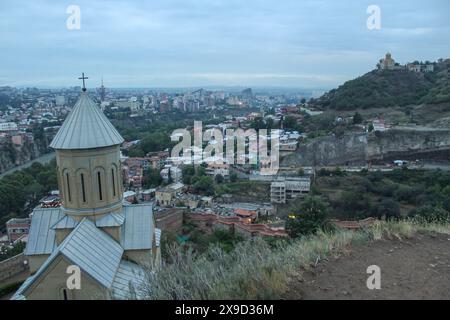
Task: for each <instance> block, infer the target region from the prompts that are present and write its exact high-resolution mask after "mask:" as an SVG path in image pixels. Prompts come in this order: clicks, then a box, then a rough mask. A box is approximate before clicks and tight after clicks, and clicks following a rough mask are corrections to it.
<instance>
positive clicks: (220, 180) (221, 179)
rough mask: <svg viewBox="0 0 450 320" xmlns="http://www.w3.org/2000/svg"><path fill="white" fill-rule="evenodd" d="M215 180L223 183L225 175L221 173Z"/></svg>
mask: <svg viewBox="0 0 450 320" xmlns="http://www.w3.org/2000/svg"><path fill="white" fill-rule="evenodd" d="M214 180H216V183H217V184H220V183H223V181H224V178H223V176H222V175H221V174H218V175H216V176H215V178H214Z"/></svg>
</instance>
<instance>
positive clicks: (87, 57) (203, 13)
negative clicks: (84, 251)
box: [0, 0, 450, 89]
mask: <svg viewBox="0 0 450 320" xmlns="http://www.w3.org/2000/svg"><path fill="white" fill-rule="evenodd" d="M372 4H375V5H378V6H379V8H380V9H381V29H380V30H369V29H368V28H367V25H366V21H367V19H368V17H369V14H368V13H367V7H368V6H369V5H372ZM70 5H77V6H79V8H80V10H81V28H80V29H79V30H69V29H68V28H67V20H68V18H69V14H67V13H66V11H67V8H68V6H70ZM449 12H450V1H449V0H427V1H422V0H405V1H401V0H399V1H392V0H370V1H366V0H353V1H335V0H330V1H320V0H310V1H309V0H302V1H299V0H245V1H244V0H150V1H142V0H139V1H132V0H127V1H93V0H91V1H85V0H72V1H64V0H53V1H45V0H33V1H30V0H1V1H0V85H12V86H31V85H32V86H38V87H55V86H58V87H59V86H73V85H78V84H79V82H78V80H77V77H78V75H79V73H81V72H82V71H84V72H86V74H87V75H88V76H89V77H90V79H89V82H88V86H89V85H91V86H98V85H99V83H100V79H101V77H102V76H103V77H104V81H105V85H106V86H108V87H183V86H184V87H189V86H234V85H238V86H282V87H291V88H324V89H328V88H332V87H335V86H337V85H339V84H340V83H342V82H343V81H346V80H349V79H352V78H354V77H356V76H359V75H361V74H364V73H365V72H367V71H369V70H370V69H373V68H374V66H375V64H376V62H377V61H378V59H380V58H381V57H382V56H383V55H384V54H385V53H386V52H387V51H390V52H391V53H392V55H393V57H394V59H396V60H397V61H398V62H400V63H402V64H403V63H405V62H408V61H412V60H436V59H438V58H440V57H447V58H450V19H449V18H448V14H449Z"/></svg>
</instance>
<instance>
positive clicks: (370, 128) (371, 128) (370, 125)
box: [367, 122, 375, 132]
mask: <svg viewBox="0 0 450 320" xmlns="http://www.w3.org/2000/svg"><path fill="white" fill-rule="evenodd" d="M373 130H375V127H374V126H373V123H372V122H371V123H369V127H368V128H367V131H369V132H372V131H373Z"/></svg>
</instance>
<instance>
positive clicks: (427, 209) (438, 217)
mask: <svg viewBox="0 0 450 320" xmlns="http://www.w3.org/2000/svg"><path fill="white" fill-rule="evenodd" d="M411 215H412V216H413V217H414V218H415V219H416V220H418V221H420V222H426V223H448V222H450V213H449V212H448V211H447V210H445V209H443V208H441V207H438V206H430V205H426V206H422V207H420V208H419V209H417V210H413V212H412V213H411Z"/></svg>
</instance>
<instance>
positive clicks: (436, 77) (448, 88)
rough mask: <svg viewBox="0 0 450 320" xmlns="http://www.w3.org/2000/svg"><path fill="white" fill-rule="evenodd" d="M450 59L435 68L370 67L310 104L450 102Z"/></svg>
mask: <svg viewBox="0 0 450 320" xmlns="http://www.w3.org/2000/svg"><path fill="white" fill-rule="evenodd" d="M449 73H450V59H447V60H444V61H443V62H441V63H435V71H434V72H429V73H416V72H412V71H408V70H406V69H402V70H383V71H378V70H373V71H371V72H369V73H366V74H365V75H363V76H361V77H359V78H356V79H354V80H350V81H347V82H345V83H344V84H343V85H341V86H339V87H338V88H337V89H333V90H331V91H329V92H328V93H326V94H324V95H323V96H322V97H320V98H318V99H316V100H313V101H312V104H313V105H315V106H317V107H319V108H322V109H335V110H353V109H358V108H362V109H367V108H385V107H392V106H407V105H418V104H422V103H426V104H436V103H446V102H450V80H449Z"/></svg>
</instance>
